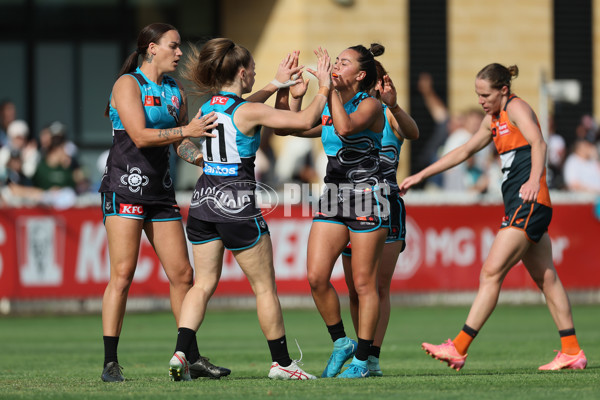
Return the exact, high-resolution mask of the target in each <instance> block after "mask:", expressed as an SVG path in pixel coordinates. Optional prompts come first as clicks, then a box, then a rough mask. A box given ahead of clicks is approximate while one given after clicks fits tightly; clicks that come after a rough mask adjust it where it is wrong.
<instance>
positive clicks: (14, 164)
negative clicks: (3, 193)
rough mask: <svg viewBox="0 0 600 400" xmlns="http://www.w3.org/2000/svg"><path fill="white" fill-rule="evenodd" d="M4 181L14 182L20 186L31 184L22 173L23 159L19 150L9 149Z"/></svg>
mask: <svg viewBox="0 0 600 400" xmlns="http://www.w3.org/2000/svg"><path fill="white" fill-rule="evenodd" d="M6 183H7V184H9V183H16V184H17V185H22V186H32V184H33V183H32V181H31V179H30V178H29V177H27V176H26V175H25V174H24V173H23V159H22V158H21V150H16V149H15V150H11V152H10V156H9V159H8V162H7V163H6Z"/></svg>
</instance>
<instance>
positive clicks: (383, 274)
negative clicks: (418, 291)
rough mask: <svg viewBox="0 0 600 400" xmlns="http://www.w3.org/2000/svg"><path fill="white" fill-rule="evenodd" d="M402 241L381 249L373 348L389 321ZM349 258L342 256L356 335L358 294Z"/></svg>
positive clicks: (380, 343)
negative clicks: (395, 272) (392, 291)
mask: <svg viewBox="0 0 600 400" xmlns="http://www.w3.org/2000/svg"><path fill="white" fill-rule="evenodd" d="M403 243H404V242H403V241H399V242H394V243H386V244H385V245H384V247H383V254H382V256H381V265H380V267H379V275H378V277H377V291H378V294H379V321H378V322H377V327H376V329H375V338H374V341H373V345H374V346H378V347H381V345H382V344H383V338H384V336H385V332H386V330H387V326H388V323H389V321H390V311H391V305H390V286H391V284H392V278H393V277H394V270H395V269H396V262H397V261H398V256H399V255H400V251H401V250H402V245H403ZM351 262H352V261H351V257H348V256H342V263H343V265H344V277H345V280H346V285H347V286H348V297H349V299H350V315H351V316H352V322H353V324H354V331H355V332H356V333H357V334H358V294H357V293H356V289H354V279H353V277H352V264H351Z"/></svg>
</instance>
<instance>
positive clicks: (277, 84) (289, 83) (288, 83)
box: [271, 79, 296, 89]
mask: <svg viewBox="0 0 600 400" xmlns="http://www.w3.org/2000/svg"><path fill="white" fill-rule="evenodd" d="M271 84H273V85H274V86H275V87H276V88H277V89H283V88H287V87H290V86H294V85H295V84H296V81H292V80H287V81H286V82H283V83H282V82H279V81H278V80H277V79H273V80H272V81H271Z"/></svg>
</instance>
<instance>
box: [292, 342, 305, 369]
mask: <svg viewBox="0 0 600 400" xmlns="http://www.w3.org/2000/svg"><path fill="white" fill-rule="evenodd" d="M294 340H295V341H296V346H298V351H299V352H300V359H299V360H292V363H294V364H296V365H304V363H303V362H302V349H301V348H300V345H299V344H298V339H294Z"/></svg>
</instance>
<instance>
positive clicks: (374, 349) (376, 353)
mask: <svg viewBox="0 0 600 400" xmlns="http://www.w3.org/2000/svg"><path fill="white" fill-rule="evenodd" d="M380 353H381V347H379V346H373V344H371V349H370V350H369V355H370V356H373V357H377V358H379V354H380Z"/></svg>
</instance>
